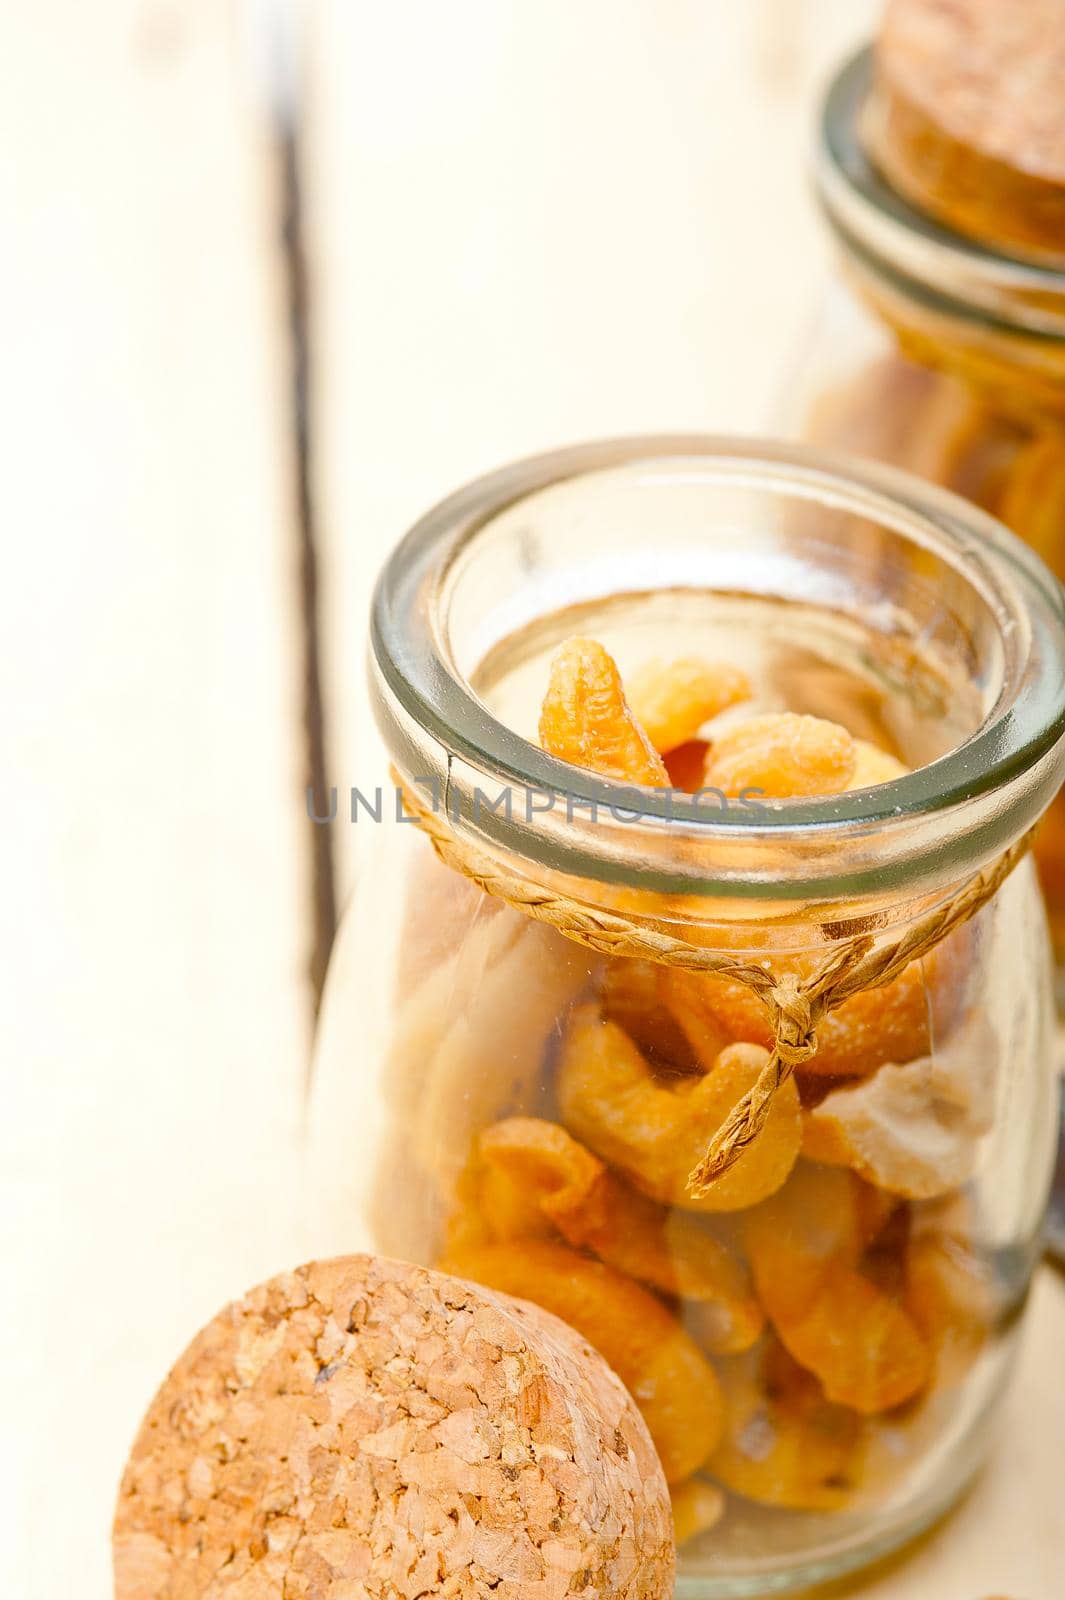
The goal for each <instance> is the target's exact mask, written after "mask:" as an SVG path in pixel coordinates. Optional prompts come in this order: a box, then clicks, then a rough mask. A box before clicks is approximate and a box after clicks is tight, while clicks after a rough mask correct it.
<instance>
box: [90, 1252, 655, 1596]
mask: <svg viewBox="0 0 1065 1600" xmlns="http://www.w3.org/2000/svg"><path fill="white" fill-rule="evenodd" d="M114 1565H115V1596H116V1600H197V1597H201V1596H204V1595H207V1594H210V1595H211V1596H213V1597H214V1600H267V1597H269V1600H275V1597H276V1596H279V1595H281V1594H284V1595H285V1596H288V1597H291V1600H301V1597H303V1600H312V1597H314V1600H347V1597H349V1596H352V1595H355V1594H358V1595H360V1596H365V1597H372V1596H376V1595H381V1596H385V1595H387V1596H389V1597H394V1596H409V1597H410V1600H414V1597H415V1596H417V1595H424V1594H429V1593H432V1594H438V1593H439V1594H449V1595H455V1596H463V1597H475V1596H480V1595H485V1596H487V1595H488V1594H489V1593H491V1594H492V1595H493V1596H495V1597H496V1600H565V1597H566V1596H568V1595H570V1594H574V1595H576V1594H580V1593H594V1594H609V1595H612V1596H624V1597H631V1600H663V1597H665V1596H667V1595H669V1594H670V1593H671V1591H672V1585H673V1574H674V1541H673V1526H672V1520H671V1513H670V1503H669V1494H668V1491H667V1488H666V1483H665V1479H664V1477H663V1473H662V1468H661V1466H660V1464H659V1461H658V1458H657V1456H656V1455H655V1451H654V1447H653V1445H652V1444H651V1440H650V1437H649V1435H648V1433H647V1430H646V1428H645V1426H644V1423H643V1421H642V1419H641V1417H640V1414H639V1412H638V1411H637V1409H636V1406H635V1404H634V1402H633V1401H632V1400H631V1399H630V1397H629V1395H628V1393H627V1391H626V1390H625V1388H624V1387H623V1386H622V1384H621V1382H620V1380H619V1379H618V1378H616V1377H615V1376H614V1374H613V1373H612V1372H611V1370H610V1368H609V1367H608V1366H607V1365H606V1363H605V1362H604V1361H603V1360H602V1358H601V1357H600V1356H599V1355H597V1354H596V1353H595V1351H593V1350H592V1349H591V1347H590V1346H589V1345H587V1344H586V1343H585V1342H584V1341H583V1340H582V1339H581V1338H580V1336H579V1335H578V1334H576V1333H575V1332H574V1331H573V1330H572V1329H571V1328H569V1327H567V1326H566V1325H565V1324H564V1323H562V1322H560V1321H558V1320H557V1319H556V1318H555V1317H552V1316H549V1315H548V1314H547V1313H546V1312H543V1311H540V1310H537V1309H536V1308H534V1307H532V1306H530V1305H526V1304H524V1303H522V1302H519V1301H516V1300H512V1299H510V1298H509V1297H507V1296H505V1295H502V1294H495V1293H493V1292H491V1291H489V1290H486V1289H480V1288H475V1287H473V1286H472V1285H471V1284H468V1283H465V1282H463V1281H461V1280H459V1279H456V1278H449V1277H446V1276H445V1275H443V1274H442V1273H437V1272H429V1271H426V1270H423V1269H422V1268H419V1267H413V1266H407V1265H402V1264H400V1263H398V1262H393V1261H385V1260H382V1259H380V1258H377V1257H371V1256H345V1257H341V1258H338V1259H336V1260H332V1261H319V1262H312V1263H310V1264H309V1265H307V1266H304V1267H300V1268H299V1269H298V1270H296V1271H294V1272H290V1273H286V1274H284V1275H282V1276H280V1277H277V1278H274V1279H272V1280H270V1281H269V1282H267V1283H264V1284H262V1285H261V1286H260V1287H259V1288H257V1289H254V1290H253V1291H252V1292H251V1293H250V1294H248V1295H247V1296H246V1297H245V1298H244V1299H243V1300H240V1301H237V1302H236V1303H234V1304H233V1305H230V1306H227V1307H226V1308H225V1310H223V1311H221V1312H220V1313H219V1314H218V1316H216V1317H215V1318H214V1319H213V1321H211V1322H210V1323H208V1325H207V1326H206V1327H205V1328H204V1329H203V1330H202V1331H201V1332H200V1333H199V1334H198V1335H197V1336H196V1338H195V1339H194V1340H193V1341H192V1343H191V1344H190V1345H189V1347H188V1349H187V1350H186V1351H185V1353H184V1354H183V1355H182V1356H181V1358H180V1359H179V1361H178V1362H177V1365H176V1366H175V1367H174V1369H173V1371H172V1372H171V1373H170V1375H169V1376H168V1377H167V1379H166V1380H165V1382H164V1383H163V1385H162V1387H161V1389H160V1390H159V1392H158V1394H157V1395H156V1397H155V1399H154V1401H153V1402H152V1404H151V1406H150V1408H149V1410H148V1413H147V1415H146V1416H145V1418H144V1421H143V1423H142V1425H141V1429H140V1432H139V1434H138V1436H137V1439H136V1441H135V1443H134V1446H133V1450H132V1452H131V1455H130V1458H129V1462H128V1464H127V1467H126V1471H125V1474H124V1476H123V1480H122V1486H121V1490H120V1493H119V1500H118V1508H117V1512H116V1516H115V1525H114Z"/></svg>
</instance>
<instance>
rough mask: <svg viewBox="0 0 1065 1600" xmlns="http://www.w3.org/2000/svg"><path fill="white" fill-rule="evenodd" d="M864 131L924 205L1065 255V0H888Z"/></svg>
mask: <svg viewBox="0 0 1065 1600" xmlns="http://www.w3.org/2000/svg"><path fill="white" fill-rule="evenodd" d="M863 132H864V137H865V142H866V146H867V149H868V151H869V154H870V156H871V158H872V159H873V160H874V161H875V162H876V164H877V165H878V166H879V167H880V168H881V170H882V172H883V173H884V176H885V177H886V178H887V180H888V182H889V183H891V184H892V186H893V187H894V188H895V189H897V190H898V191H899V192H900V193H901V194H902V195H903V196H904V197H905V198H906V199H907V200H909V201H910V202H911V203H912V204H914V205H916V206H918V207H919V208H920V209H921V210H923V211H926V212H928V213H929V214H930V215H931V216H933V217H934V218H936V219H937V220H938V221H940V222H943V223H945V224H946V225H947V226H948V227H950V228H952V229H954V230H955V231H956V232H959V233H963V234H965V235H967V236H969V237H971V238H974V239H976V240H978V241H980V242H981V243H983V244H986V245H989V246H991V247H992V248H994V249H996V250H998V251H1000V252H1002V253H1004V254H1006V255H1015V256H1021V257H1028V258H1031V259H1033V260H1036V261H1039V262H1042V263H1045V264H1046V263H1049V264H1054V265H1061V264H1065V0H888V5H887V10H886V12H885V16H884V21H883V25H882V29H881V33H880V37H879V40H878V42H877V47H876V77H875V86H874V89H873V92H872V95H871V96H870V100H869V102H868V105H867V108H866V119H865V124H864V129H863Z"/></svg>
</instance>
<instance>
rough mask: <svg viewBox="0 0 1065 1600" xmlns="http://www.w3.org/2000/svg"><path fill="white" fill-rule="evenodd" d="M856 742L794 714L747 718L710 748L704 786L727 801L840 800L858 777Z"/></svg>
mask: <svg viewBox="0 0 1065 1600" xmlns="http://www.w3.org/2000/svg"><path fill="white" fill-rule="evenodd" d="M854 760H855V756H854V740H853V738H852V737H851V735H850V734H849V733H848V732H847V730H846V728H842V727H840V725H839V723H838V722H828V721H826V720H825V718H824V717H807V716H798V715H796V713H795V712H793V711H776V712H769V713H767V714H766V715H764V716H760V717H748V718H747V719H746V720H745V721H743V722H737V723H736V724H735V726H734V727H731V728H728V729H726V731H725V732H724V733H722V734H721V735H720V737H719V738H717V739H715V740H714V741H713V743H712V744H711V747H710V755H709V757H708V759H707V763H706V773H705V783H706V786H707V787H708V788H713V789H720V790H721V792H722V793H723V794H725V795H728V796H736V795H740V794H742V793H743V792H744V790H747V789H750V790H760V791H761V794H762V795H763V796H764V797H765V798H766V799H779V800H789V799H796V798H799V797H806V798H811V797H813V796H816V795H825V794H839V793H840V791H841V790H843V789H846V788H847V786H848V784H849V783H850V781H851V776H852V774H853V772H854Z"/></svg>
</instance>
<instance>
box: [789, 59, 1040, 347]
mask: <svg viewBox="0 0 1065 1600" xmlns="http://www.w3.org/2000/svg"><path fill="white" fill-rule="evenodd" d="M874 77H875V47H874V46H873V45H865V46H863V47H862V48H861V49H860V50H859V51H858V52H857V54H855V55H853V56H851V57H850V58H849V59H848V60H846V61H845V62H844V64H843V65H842V66H841V67H840V69H839V70H838V71H837V73H836V74H835V76H834V77H833V78H832V79H831V81H830V82H829V85H828V88H827V90H826V93H825V97H824V100H823V103H822V110H821V116H820V120H819V124H818V129H817V140H816V147H815V152H814V183H815V188H816V191H817V195H818V199H819V200H820V203H821V206H822V209H823V210H824V212H825V214H826V216H827V219H828V221H829V224H830V226H831V227H832V229H833V231H834V232H835V234H836V235H837V237H838V238H839V239H840V241H841V243H842V244H843V246H844V248H845V249H847V250H848V251H849V252H850V253H851V254H853V255H854V256H856V257H857V258H858V259H859V260H860V261H862V262H864V263H865V265H866V266H868V267H869V268H871V269H872V270H873V271H874V272H876V273H878V274H879V275H880V276H881V277H883V278H886V279H887V280H888V281H889V282H890V283H892V284H893V285H894V287H896V288H897V289H899V290H901V291H902V292H903V293H904V294H906V295H908V296H909V297H910V298H911V299H912V300H916V301H917V302H919V303H920V304H923V305H925V306H926V307H928V308H929V309H931V310H933V311H938V312H941V313H945V314H947V315H948V316H952V317H955V318H962V319H965V320H967V321H971V322H975V323H977V324H979V325H980V326H981V327H984V328H987V329H990V330H992V331H994V330H998V331H1000V332H1003V333H1009V334H1013V335H1016V334H1018V333H1024V334H1028V335H1036V336H1038V337H1040V338H1043V339H1047V340H1052V341H1059V340H1060V341H1065V270H1061V269H1057V268H1055V267H1053V266H1050V265H1042V264H1040V263H1037V262H1034V261H1030V260H1025V259H1023V258H1021V257H1018V256H1012V255H1009V254H1007V253H1004V252H998V251H996V250H994V249H993V248H991V247H990V246H989V245H985V244H981V243H980V242H979V241H977V240H974V239H969V238H967V237H966V236H965V235H964V234H961V233H957V232H955V231H954V230H953V229H951V228H949V227H947V226H946V225H945V224H944V223H942V222H940V221H938V220H937V219H936V218H934V217H932V216H930V215H929V214H928V213H927V212H924V211H921V210H920V209H919V208H918V207H916V206H914V205H912V204H911V203H910V202H909V201H908V200H906V199H905V198H904V197H903V196H902V195H901V194H899V192H898V191H897V190H896V189H894V188H893V187H892V186H891V185H890V184H889V183H888V182H887V180H886V179H885V178H884V177H883V176H882V175H881V174H880V172H879V171H878V170H877V167H876V166H875V164H874V163H873V161H872V160H871V159H870V157H869V156H868V154H867V153H866V149H865V143H864V140H863V138H862V134H861V125H862V118H863V116H864V113H865V109H866V106H867V104H868V102H869V97H870V94H871V92H872V89H873V83H874Z"/></svg>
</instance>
